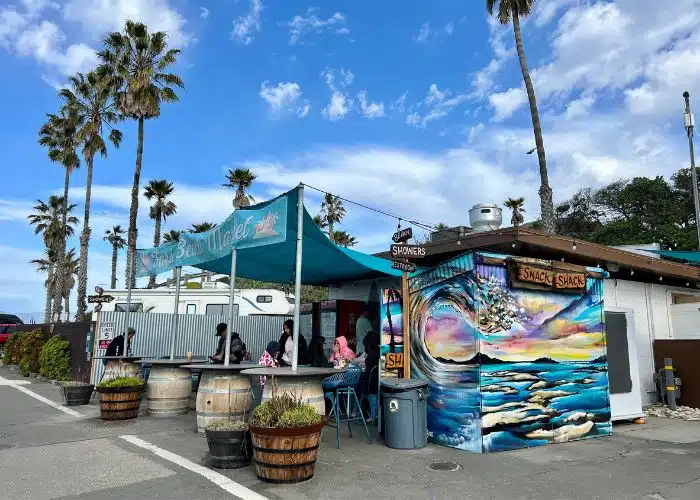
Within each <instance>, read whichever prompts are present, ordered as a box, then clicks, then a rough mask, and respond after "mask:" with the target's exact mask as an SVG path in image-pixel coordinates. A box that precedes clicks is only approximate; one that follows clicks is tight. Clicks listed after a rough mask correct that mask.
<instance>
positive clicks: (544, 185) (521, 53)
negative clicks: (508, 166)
mask: <svg viewBox="0 0 700 500" xmlns="http://www.w3.org/2000/svg"><path fill="white" fill-rule="evenodd" d="M513 32H514V33H515V47H516V49H517V50H518V59H519V60H520V69H521V70H522V73H523V80H524V81H525V90H526V91H527V99H528V101H529V102H530V115H531V116H532V128H533V130H534V132H535V145H536V146H537V159H538V160H539V164H540V210H541V217H542V226H543V228H544V230H545V232H547V233H554V231H555V221H554V202H553V201H552V188H551V187H549V175H548V173H547V157H546V155H545V152H544V140H543V139H542V127H541V125H540V114H539V111H538V110H537V98H536V97H535V89H534V87H533V86H532V79H531V78H530V70H529V69H528V68H527V59H525V48H524V46H523V36H522V33H521V32H520V18H519V17H518V12H517V11H516V12H513Z"/></svg>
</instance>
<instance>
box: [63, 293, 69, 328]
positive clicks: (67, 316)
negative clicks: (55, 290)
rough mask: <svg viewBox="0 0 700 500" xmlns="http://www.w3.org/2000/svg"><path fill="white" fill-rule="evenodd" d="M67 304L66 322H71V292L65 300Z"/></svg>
mask: <svg viewBox="0 0 700 500" xmlns="http://www.w3.org/2000/svg"><path fill="white" fill-rule="evenodd" d="M63 300H64V301H65V304H66V322H69V321H70V292H68V294H67V295H66V296H65V297H64V298H63Z"/></svg>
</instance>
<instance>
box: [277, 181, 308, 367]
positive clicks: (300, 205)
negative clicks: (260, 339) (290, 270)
mask: <svg viewBox="0 0 700 500" xmlns="http://www.w3.org/2000/svg"><path fill="white" fill-rule="evenodd" d="M297 189H298V190H299V191H298V193H299V195H298V197H297V251H296V265H295V271H294V337H293V344H294V347H293V350H292V371H297V366H298V365H299V359H298V357H299V309H300V305H301V250H302V241H303V238H304V185H303V184H299V187H298V188H297ZM280 348H281V349H284V346H280Z"/></svg>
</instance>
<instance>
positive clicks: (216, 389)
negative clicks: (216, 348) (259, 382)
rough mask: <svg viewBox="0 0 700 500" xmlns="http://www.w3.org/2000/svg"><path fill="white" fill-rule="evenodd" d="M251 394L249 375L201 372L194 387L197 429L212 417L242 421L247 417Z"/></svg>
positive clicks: (211, 419)
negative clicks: (197, 386)
mask: <svg viewBox="0 0 700 500" xmlns="http://www.w3.org/2000/svg"><path fill="white" fill-rule="evenodd" d="M252 402H253V396H252V392H251V389H250V377H248V376H245V375H240V374H239V373H231V372H228V373H217V372H214V371H210V370H204V371H202V374H201V375H200V380H199V388H198V389H197V432H198V433H199V435H200V436H204V435H205V432H204V430H205V428H206V427H207V425H209V424H210V423H211V422H213V421H214V420H221V419H224V420H244V421H248V417H249V416H250V411H251V406H252Z"/></svg>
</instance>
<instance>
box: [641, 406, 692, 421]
mask: <svg viewBox="0 0 700 500" xmlns="http://www.w3.org/2000/svg"><path fill="white" fill-rule="evenodd" d="M644 412H645V413H646V414H647V415H650V416H652V417H662V418H678V419H681V420H692V421H700V408H691V407H690V406H678V407H677V408H676V409H675V410H669V409H668V408H667V407H665V406H663V405H661V404H655V405H651V406H647V407H645V408H644Z"/></svg>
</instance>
